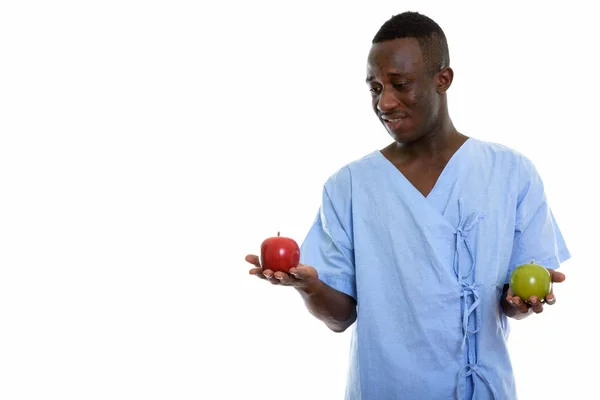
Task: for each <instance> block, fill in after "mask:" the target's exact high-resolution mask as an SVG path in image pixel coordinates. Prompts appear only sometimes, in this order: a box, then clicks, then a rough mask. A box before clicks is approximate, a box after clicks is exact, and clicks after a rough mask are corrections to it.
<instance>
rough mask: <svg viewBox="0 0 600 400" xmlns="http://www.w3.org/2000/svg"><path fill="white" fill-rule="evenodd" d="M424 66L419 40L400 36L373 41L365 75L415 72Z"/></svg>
mask: <svg viewBox="0 0 600 400" xmlns="http://www.w3.org/2000/svg"><path fill="white" fill-rule="evenodd" d="M424 68H425V62H424V59H423V53H422V52H421V47H420V46H419V42H418V41H417V39H414V38H402V39H394V40H388V41H385V42H381V43H374V44H373V45H372V46H371V50H370V51H369V56H368V59H367V75H368V76H378V75H381V74H384V75H385V74H387V73H390V72H395V73H403V72H405V73H416V72H420V71H422V70H423V69H424Z"/></svg>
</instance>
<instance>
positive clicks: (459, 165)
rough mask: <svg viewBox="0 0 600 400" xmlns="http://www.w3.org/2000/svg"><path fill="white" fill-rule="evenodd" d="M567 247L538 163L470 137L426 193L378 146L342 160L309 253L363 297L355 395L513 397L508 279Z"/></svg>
mask: <svg viewBox="0 0 600 400" xmlns="http://www.w3.org/2000/svg"><path fill="white" fill-rule="evenodd" d="M569 257H570V254H569V250H568V249H567V247H566V246H565V242H564V240H563V237H562V235H561V232H560V231H559V228H558V226H557V224H556V221H555V219H554V216H553V214H552V212H551V210H550V208H549V206H548V202H547V199H546V195H545V192H544V187H543V183H542V181H541V179H540V176H539V175H538V173H537V171H536V169H535V167H534V165H533V164H532V163H531V162H530V161H529V160H528V159H527V158H526V157H524V156H523V155H522V154H520V153H518V152H517V151H515V150H512V149H510V148H507V147H505V146H502V145H499V144H495V143H489V142H485V141H482V140H478V139H475V138H469V139H468V140H467V141H466V142H465V143H464V144H463V145H462V146H461V147H460V148H459V150H458V151H457V152H456V153H455V154H454V156H453V157H452V158H451V159H450V161H449V162H448V164H447V165H446V167H445V169H444V171H443V172H442V174H441V175H440V177H439V179H438V181H437V182H436V184H435V186H434V188H433V189H432V191H431V193H430V194H429V195H428V196H427V197H425V196H423V195H422V194H421V193H420V192H419V191H418V190H417V189H416V188H415V187H414V186H413V185H412V184H411V183H410V182H409V181H408V180H407V179H406V178H405V177H404V175H403V174H402V173H401V172H400V171H399V170H398V169H397V168H396V167H395V166H394V165H393V164H392V163H391V162H389V161H388V160H387V159H386V158H385V157H384V156H383V155H382V153H381V152H380V151H374V152H372V153H370V154H367V155H366V156H364V157H363V158H361V159H358V160H355V161H353V162H351V163H349V164H348V165H345V166H344V167H343V168H341V169H340V170H338V171H337V172H336V173H335V174H333V175H332V176H331V177H329V179H328V180H327V181H326V183H325V185H324V189H323V195H322V204H321V206H320V208H319V213H318V215H317V217H316V219H315V221H314V224H313V225H312V226H311V228H310V230H309V232H308V234H307V236H306V238H305V240H304V241H303V243H302V246H301V261H300V262H301V263H303V264H306V265H311V266H313V267H315V268H316V269H317V270H318V272H319V275H320V278H321V280H323V281H324V282H325V283H326V284H328V285H329V286H331V287H333V288H335V289H337V290H339V291H342V292H344V293H346V294H348V295H350V296H352V297H354V298H355V299H356V300H357V303H358V306H357V313H358V316H357V320H356V323H355V324H353V325H352V327H351V329H352V331H351V332H352V339H351V345H350V364H349V371H348V381H347V388H346V400H359V399H362V400H396V399H408V400H429V399H432V400H443V399H456V398H458V399H477V400H483V399H497V400H511V399H516V390H515V381H514V378H513V371H512V367H511V361H510V358H509V353H508V350H507V343H506V340H507V338H508V333H509V325H508V320H507V317H506V316H505V315H504V313H503V312H502V310H501V308H500V299H501V294H502V289H503V286H504V284H506V283H508V280H509V277H510V273H511V272H512V270H513V269H514V268H515V267H516V266H517V265H519V264H523V263H526V262H529V261H531V260H535V261H536V262H538V263H541V264H543V265H544V266H546V267H548V268H554V269H557V268H559V265H560V263H561V262H562V261H564V260H566V259H568V258H569Z"/></svg>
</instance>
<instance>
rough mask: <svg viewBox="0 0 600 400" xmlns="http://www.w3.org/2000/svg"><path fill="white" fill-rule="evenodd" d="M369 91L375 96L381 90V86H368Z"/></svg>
mask: <svg viewBox="0 0 600 400" xmlns="http://www.w3.org/2000/svg"><path fill="white" fill-rule="evenodd" d="M369 92H371V95H372V96H376V95H378V94H379V93H380V92H381V88H380V87H378V86H374V87H371V88H369Z"/></svg>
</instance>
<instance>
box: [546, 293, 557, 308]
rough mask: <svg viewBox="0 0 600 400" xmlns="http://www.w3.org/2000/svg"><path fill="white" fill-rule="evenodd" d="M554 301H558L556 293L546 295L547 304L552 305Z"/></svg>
mask: <svg viewBox="0 0 600 400" xmlns="http://www.w3.org/2000/svg"><path fill="white" fill-rule="evenodd" d="M554 303H556V297H555V296H554V293H552V292H550V294H548V296H546V304H548V305H549V306H551V305H553V304H554Z"/></svg>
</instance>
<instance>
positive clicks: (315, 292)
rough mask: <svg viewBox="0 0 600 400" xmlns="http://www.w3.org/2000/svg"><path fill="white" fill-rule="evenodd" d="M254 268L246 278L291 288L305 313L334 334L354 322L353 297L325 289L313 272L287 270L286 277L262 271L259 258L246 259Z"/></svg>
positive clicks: (306, 268)
mask: <svg viewBox="0 0 600 400" xmlns="http://www.w3.org/2000/svg"><path fill="white" fill-rule="evenodd" d="M246 261H247V262H248V263H250V264H252V265H254V268H252V269H250V271H249V272H250V275H255V276H257V277H258V278H260V279H264V280H267V281H269V282H270V283H271V284H273V285H282V286H292V287H294V288H295V289H296V290H297V291H298V293H300V296H302V298H303V299H304V304H305V305H306V308H307V309H308V311H309V312H310V313H311V314H312V315H313V316H314V317H316V318H317V319H319V320H321V321H323V322H324V323H325V325H327V327H328V328H329V329H331V330H332V331H334V332H343V331H345V330H346V329H347V328H348V327H349V326H350V325H352V324H353V323H354V321H356V301H355V300H354V298H353V297H351V296H349V295H347V294H345V293H342V292H340V291H338V290H336V289H334V288H332V287H331V286H328V285H327V284H325V283H324V282H323V281H321V280H320V279H319V274H318V272H317V270H316V269H314V268H313V267H310V266H308V265H302V264H300V265H298V266H297V267H295V268H290V271H289V274H286V273H284V272H281V271H277V272H275V273H273V271H271V270H268V269H267V270H263V269H262V268H261V265H260V260H259V257H258V256H256V255H253V254H249V255H248V256H246Z"/></svg>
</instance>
